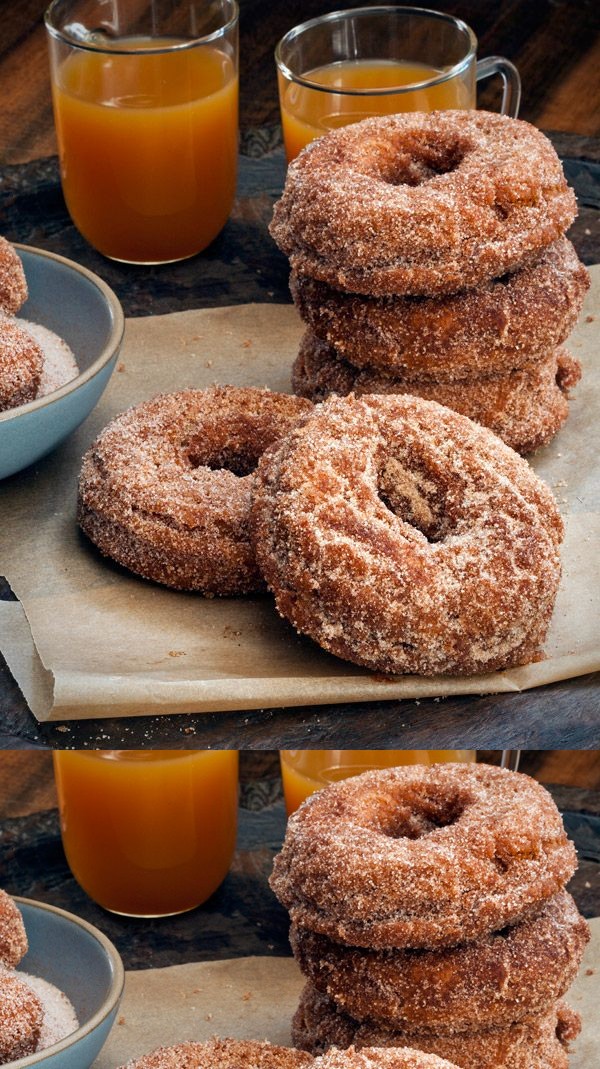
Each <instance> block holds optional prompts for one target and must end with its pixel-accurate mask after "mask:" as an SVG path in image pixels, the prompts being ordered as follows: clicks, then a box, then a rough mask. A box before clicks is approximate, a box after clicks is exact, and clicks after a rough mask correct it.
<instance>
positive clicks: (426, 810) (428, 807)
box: [379, 797, 466, 840]
mask: <svg viewBox="0 0 600 1069" xmlns="http://www.w3.org/2000/svg"><path fill="white" fill-rule="evenodd" d="M465 807H466V802H465V800H464V799H462V798H460V797H447V798H439V797H436V798H427V797H419V798H414V799H412V800H411V803H410V805H409V806H407V805H404V804H402V803H400V805H399V806H398V808H396V809H393V810H390V811H388V812H387V813H383V814H382V815H381V819H380V824H379V831H380V832H381V834H382V835H385V836H386V837H387V838H389V839H413V840H415V839H424V838H425V837H426V836H427V835H431V834H432V833H433V832H436V831H439V830H440V829H441V828H449V827H451V826H452V825H453V824H456V822H457V820H459V818H460V817H461V816H462V814H463V813H464V811H465Z"/></svg>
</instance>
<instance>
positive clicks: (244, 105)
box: [0, 0, 600, 163]
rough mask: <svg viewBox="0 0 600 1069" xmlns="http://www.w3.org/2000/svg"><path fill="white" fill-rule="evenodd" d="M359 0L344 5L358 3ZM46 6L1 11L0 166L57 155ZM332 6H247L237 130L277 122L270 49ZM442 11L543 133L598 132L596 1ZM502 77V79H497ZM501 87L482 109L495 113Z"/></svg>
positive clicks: (287, 2)
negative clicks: (469, 31) (505, 69)
mask: <svg viewBox="0 0 600 1069" xmlns="http://www.w3.org/2000/svg"><path fill="white" fill-rule="evenodd" d="M361 2H362V0H355V2H354V3H352V2H347V3H346V4H345V6H347V7H356V6H360V4H361ZM45 7H46V0H25V2H23V3H19V4H2V5H0V98H1V99H2V116H1V118H0V163H21V162H25V161H28V160H32V159H36V158H38V157H40V156H49V155H52V154H54V153H55V152H56V141H55V137H54V130H53V125H52V107H51V96H50V85H49V74H48V61H47V55H46V40H45V30H44V26H43V21H42V20H43V12H44V9H45ZM333 7H335V5H334V4H333V3H332V0H300V2H292V0H280V2H279V3H277V4H273V3H271V0H241V2H240V127H241V129H242V130H243V131H245V130H248V129H249V128H251V127H259V126H264V125H265V124H269V123H271V124H276V123H278V121H279V108H278V101H277V84H276V78H275V66H274V61H273V51H274V48H275V45H276V43H277V41H278V40H279V38H280V37H281V36H283V34H284V33H285V32H286V31H287V30H289V29H291V27H292V26H294V25H296V24H298V23H299V22H302V21H304V20H305V19H307V18H312V17H314V16H317V15H321V14H324V13H325V12H327V11H330V10H331V9H332V8H333ZM436 8H437V9H438V10H439V11H444V12H447V13H449V14H452V15H457V16H458V17H460V18H462V19H464V20H465V21H466V22H468V23H469V25H470V26H471V27H472V28H473V30H474V31H475V33H476V35H477V37H478V38H479V55H480V56H481V57H483V56H486V55H492V54H495V55H504V56H506V57H507V58H508V59H511V60H512V61H513V62H514V63H516V65H517V67H518V68H519V70H520V72H521V78H522V81H523V102H522V108H521V116H522V118H524V119H527V120H528V121H529V122H533V123H535V124H536V125H538V126H541V127H542V128H544V129H552V130H567V131H571V132H572V133H579V134H587V135H591V136H594V135H597V134H599V133H600V80H599V79H598V71H599V70H600V35H599V33H598V30H599V29H600V15H599V11H600V7H599V5H598V4H596V3H595V2H592V0H582V2H580V3H578V2H575V0H570V2H566V0H543V2H542V0H505V2H503V3H502V4H499V3H497V2H496V3H493V2H491V0H485V2H480V0H461V2H460V3H443V2H441V3H437V4H436ZM498 81H499V79H496V82H498ZM498 100H499V86H498V85H497V84H492V83H490V84H489V85H486V86H485V87H484V88H483V89H482V91H481V93H480V98H479V103H480V106H482V107H491V108H497V107H498Z"/></svg>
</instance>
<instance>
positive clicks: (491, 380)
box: [292, 330, 581, 453]
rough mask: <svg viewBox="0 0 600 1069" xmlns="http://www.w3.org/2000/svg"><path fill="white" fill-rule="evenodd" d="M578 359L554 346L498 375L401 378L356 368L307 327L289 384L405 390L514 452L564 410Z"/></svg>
mask: <svg viewBox="0 0 600 1069" xmlns="http://www.w3.org/2000/svg"><path fill="white" fill-rule="evenodd" d="M580 377H581V364H580V363H579V361H578V360H577V359H576V358H575V357H573V356H571V354H570V353H568V352H567V351H566V349H557V350H555V351H553V352H551V353H550V354H549V355H548V356H545V357H543V358H540V359H539V360H538V361H537V362H536V363H535V364H528V365H526V366H525V367H523V368H518V369H516V370H513V371H506V372H504V373H501V374H500V375H490V376H485V377H481V378H474V379H465V380H463V381H459V380H457V381H454V382H442V383H432V382H427V381H425V382H421V381H420V380H418V379H414V380H409V381H406V380H405V379H402V378H395V377H392V376H390V375H389V374H386V373H385V372H383V371H378V370H377V369H374V370H370V369H368V368H363V369H362V370H360V371H359V370H358V369H357V368H355V367H354V366H353V365H352V364H349V363H348V361H347V360H344V359H343V358H340V356H339V354H338V353H337V352H336V351H335V350H334V349H332V348H331V346H329V345H328V344H327V342H324V341H321V340H320V339H319V338H317V337H316V335H314V334H313V333H311V331H310V330H309V331H307V332H306V334H305V335H304V337H303V338H302V341H301V343H300V349H299V352H298V356H297V357H296V360H295V362H294V365H293V367H292V387H293V389H294V392H295V393H297V394H298V395H299V396H301V397H309V398H310V399H311V401H315V402H316V401H323V400H325V399H326V398H327V397H329V396H330V394H332V393H336V394H338V395H340V396H346V395H347V394H349V393H355V394H356V395H357V396H360V395H362V394H364V393H398V394H405V393H410V394H413V395H414V396H415V397H424V398H426V399H427V400H430V401H437V402H438V403H439V404H441V405H446V406H447V407H448V408H452V409H453V410H454V411H455V412H460V413H461V414H462V415H463V416H468V417H469V419H473V420H475V422H476V423H480V424H481V425H482V426H484V427H488V428H489V429H490V430H491V431H493V432H494V434H497V435H498V437H499V438H502V440H503V441H504V442H506V444H507V445H509V446H510V447H511V448H512V449H515V450H516V451H517V453H531V452H532V451H533V450H534V449H539V447H540V446H542V445H546V444H547V443H548V442H549V441H550V440H551V439H552V438H553V437H554V435H555V434H557V432H558V431H559V430H560V428H561V427H562V425H563V423H564V422H565V420H566V418H567V416H568V415H569V402H568V391H569V389H571V388H572V387H573V386H575V385H576V383H577V382H578V381H579V379H580Z"/></svg>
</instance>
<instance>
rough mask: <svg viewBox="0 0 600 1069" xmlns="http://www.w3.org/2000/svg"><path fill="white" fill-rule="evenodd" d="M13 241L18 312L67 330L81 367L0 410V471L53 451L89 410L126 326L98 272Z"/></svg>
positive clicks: (3, 472) (66, 336) (112, 363)
mask: <svg viewBox="0 0 600 1069" xmlns="http://www.w3.org/2000/svg"><path fill="white" fill-rule="evenodd" d="M15 248H16V250H17V252H18V253H19V256H20V257H21V260H22V261H23V267H24V269H25V276H26V278H27V285H28V287H29V297H28V299H27V301H26V302H25V304H24V305H23V307H22V308H21V309H20V310H19V312H18V316H19V318H21V319H29V320H31V321H32V322H33V323H41V324H42V325H43V326H45V327H48V328H49V330H53V331H54V333H55V334H58V335H59V336H60V337H61V338H64V340H65V341H66V343H67V345H69V346H70V347H71V349H72V350H73V353H74V355H75V359H76V361H77V364H78V367H79V375H78V376H77V378H75V379H73V380H72V381H71V382H67V383H66V384H65V385H64V386H61V387H60V389H58V390H55V391H54V393H50V394H48V395H47V396H46V397H40V398H39V399H38V400H36V401H30V402H29V404H27V405H20V406H19V407H18V408H12V409H8V411H7V412H0V479H4V478H6V476H7V475H13V474H14V473H15V472H16V471H20V470H21V469H22V468H26V467H27V465H28V464H33V462H34V461H35V460H39V459H40V457H43V456H45V454H46V453H50V452H51V451H52V450H53V449H54V448H55V447H56V446H57V445H58V444H59V442H62V440H63V439H64V438H66V437H67V436H68V435H69V434H71V433H72V431H74V430H75V428H76V427H78V426H79V424H80V423H82V422H83V420H84V419H85V418H86V416H88V415H89V413H90V412H91V411H92V409H93V407H94V405H96V404H97V403H98V401H99V399H100V397H101V395H102V393H103V391H104V389H105V387H106V384H107V382H108V380H109V378H110V376H111V373H112V371H113V370H114V367H115V364H116V361H117V356H118V354H119V349H120V346H121V341H122V339H123V330H124V327H125V320H124V317H123V309H122V308H121V305H120V303H119V300H118V298H117V297H116V295H115V294H114V293H113V291H112V290H111V289H110V287H109V286H107V285H106V283H105V282H103V281H102V279H100V278H98V276H97V275H94V274H93V273H92V272H91V271H87V270H86V269H85V268H84V267H80V266H79V264H76V263H74V262H73V261H72V260H66V259H65V258H64V256H55V255H54V253H51V252H44V251H43V250H42V249H32V248H29V247H28V246H26V245H15Z"/></svg>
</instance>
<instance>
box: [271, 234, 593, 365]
mask: <svg viewBox="0 0 600 1069" xmlns="http://www.w3.org/2000/svg"><path fill="white" fill-rule="evenodd" d="M588 287H589V275H588V272H587V270H586V269H585V267H584V266H583V264H582V263H580V262H579V260H578V258H577V253H576V252H575V249H574V248H573V246H572V245H571V242H570V241H567V239H566V238H560V239H559V240H558V241H555V242H554V243H553V244H552V245H550V246H549V247H548V248H547V249H545V250H544V251H543V252H542V254H541V256H539V257H538V258H537V259H536V260H535V261H534V262H533V263H532V264H530V265H528V266H526V267H523V268H521V269H520V270H518V271H515V272H514V274H512V275H504V276H503V277H502V278H498V279H493V280H492V281H490V282H485V283H483V284H482V285H481V286H479V287H477V288H475V289H470V290H466V291H465V292H462V293H457V294H453V295H452V296H448V297H437V298H430V299H429V300H423V299H422V298H419V297H364V296H361V297H358V296H356V295H354V294H352V293H342V292H341V291H340V290H335V289H332V288H331V287H330V286H327V285H326V284H325V283H323V282H316V281H315V280H314V279H312V278H309V277H308V276H299V275H297V274H294V273H293V274H292V277H291V279H290V288H291V291H292V296H293V298H294V302H295V304H296V306H297V308H298V311H299V312H300V315H301V316H302V319H303V320H304V321H305V323H307V324H308V326H309V327H310V328H311V329H312V331H313V332H314V333H315V334H316V335H317V337H319V338H321V339H322V340H323V341H325V342H328V344H329V345H331V346H332V347H333V348H334V349H335V351H336V353H337V354H338V356H339V357H343V358H344V359H345V360H348V361H349V362H350V363H351V364H354V365H355V366H356V367H358V368H371V369H379V370H380V371H381V372H383V373H384V374H387V375H389V376H390V377H396V378H406V379H407V380H410V379H416V380H418V381H419V382H426V381H429V382H432V383H436V384H439V383H450V382H454V381H455V380H462V379H467V378H475V377H478V378H479V377H482V376H485V377H487V376H489V375H490V374H493V375H500V374H502V373H509V372H513V371H514V370H515V368H522V367H524V366H526V365H529V364H532V363H535V362H536V361H537V360H540V359H542V358H544V357H545V356H546V354H547V353H551V352H553V351H554V349H556V347H557V346H558V345H560V344H561V343H562V342H563V341H565V339H566V338H567V337H568V335H569V334H570V332H571V330H572V329H573V327H574V326H575V323H576V322H577V317H578V315H579V312H580V311H581V306H582V304H583V298H584V296H585V294H586V291H587V289H588Z"/></svg>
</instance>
